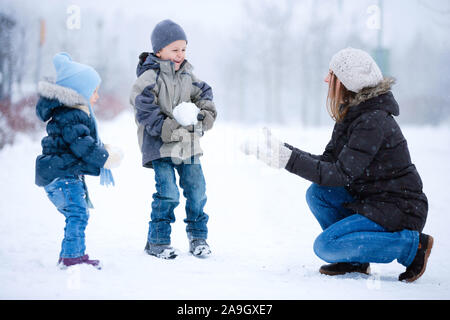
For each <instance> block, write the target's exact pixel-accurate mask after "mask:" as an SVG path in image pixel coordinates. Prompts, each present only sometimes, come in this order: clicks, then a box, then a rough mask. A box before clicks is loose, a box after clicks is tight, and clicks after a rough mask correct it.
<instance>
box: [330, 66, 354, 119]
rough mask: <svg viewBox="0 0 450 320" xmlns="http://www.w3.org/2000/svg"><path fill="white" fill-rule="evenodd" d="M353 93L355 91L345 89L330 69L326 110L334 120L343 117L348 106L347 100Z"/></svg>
mask: <svg viewBox="0 0 450 320" xmlns="http://www.w3.org/2000/svg"><path fill="white" fill-rule="evenodd" d="M355 95H356V93H354V92H351V91H349V90H347V88H346V87H345V86H344V85H343V84H342V82H340V81H339V79H338V78H337V77H336V75H335V74H334V72H332V71H330V79H329V83H328V96H327V110H328V113H329V114H330V116H331V118H333V120H334V121H336V122H341V121H342V120H343V119H344V118H345V115H346V114H347V112H348V108H349V105H348V104H349V101H350V99H351V98H353V97H354V96H355Z"/></svg>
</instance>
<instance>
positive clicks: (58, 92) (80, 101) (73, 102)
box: [38, 81, 88, 107]
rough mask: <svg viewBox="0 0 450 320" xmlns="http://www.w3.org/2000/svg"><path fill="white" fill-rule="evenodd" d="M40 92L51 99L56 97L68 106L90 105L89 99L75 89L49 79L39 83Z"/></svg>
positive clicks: (42, 95)
mask: <svg viewBox="0 0 450 320" xmlns="http://www.w3.org/2000/svg"><path fill="white" fill-rule="evenodd" d="M38 94H39V95H40V96H41V97H44V98H47V99H50V100H53V99H56V100H58V101H59V102H61V104H63V105H65V106H68V107H71V106H78V105H88V101H86V99H85V98H84V97H83V96H82V95H81V94H79V93H78V92H76V91H75V90H73V89H70V88H66V87H63V86H60V85H57V84H55V83H51V82H48V81H40V82H39V83H38Z"/></svg>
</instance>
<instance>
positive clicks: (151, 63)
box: [136, 52, 192, 77]
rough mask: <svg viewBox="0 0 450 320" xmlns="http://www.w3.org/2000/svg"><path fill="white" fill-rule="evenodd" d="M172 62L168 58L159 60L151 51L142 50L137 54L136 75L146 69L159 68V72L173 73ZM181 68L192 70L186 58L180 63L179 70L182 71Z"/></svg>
mask: <svg viewBox="0 0 450 320" xmlns="http://www.w3.org/2000/svg"><path fill="white" fill-rule="evenodd" d="M173 65H174V64H173V62H171V61H168V60H161V59H160V58H158V57H157V56H155V55H154V54H153V53H149V52H142V53H141V54H140V55H139V62H138V64H137V67H136V76H137V77H139V76H140V75H141V74H143V73H144V72H145V71H147V70H151V69H153V70H160V71H161V72H165V73H173V72H174V70H173ZM183 69H187V70H189V71H190V70H192V66H191V65H190V64H189V62H188V61H187V60H184V62H183V63H182V64H181V66H180V69H179V70H178V72H179V71H182V70H183Z"/></svg>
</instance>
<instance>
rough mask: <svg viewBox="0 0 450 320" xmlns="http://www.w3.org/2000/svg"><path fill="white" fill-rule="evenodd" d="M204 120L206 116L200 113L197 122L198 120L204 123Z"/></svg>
mask: <svg viewBox="0 0 450 320" xmlns="http://www.w3.org/2000/svg"><path fill="white" fill-rule="evenodd" d="M203 119H205V115H204V114H203V113H199V114H198V115H197V120H198V121H203Z"/></svg>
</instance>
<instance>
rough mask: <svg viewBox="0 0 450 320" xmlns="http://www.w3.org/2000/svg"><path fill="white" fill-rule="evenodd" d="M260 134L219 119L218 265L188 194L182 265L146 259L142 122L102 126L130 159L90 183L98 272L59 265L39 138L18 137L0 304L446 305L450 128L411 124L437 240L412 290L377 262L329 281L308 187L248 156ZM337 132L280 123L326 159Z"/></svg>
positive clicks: (59, 219)
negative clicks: (193, 240)
mask: <svg viewBox="0 0 450 320" xmlns="http://www.w3.org/2000/svg"><path fill="white" fill-rule="evenodd" d="M257 129H258V127H253V128H249V127H242V126H235V125H231V124H223V123H220V121H219V123H217V125H216V127H215V128H214V129H213V130H212V131H210V132H208V133H207V134H206V135H205V137H204V138H203V140H202V147H203V149H204V152H205V155H204V157H203V158H202V165H203V169H204V173H205V176H206V181H207V196H208V202H207V205H206V208H205V211H206V212H207V213H208V214H209V216H210V221H209V224H208V226H209V239H208V242H209V243H210V245H211V248H212V250H213V255H212V256H211V257H210V258H209V259H203V260H201V259H197V258H195V257H193V256H191V255H189V254H188V242H187V238H186V233H185V229H184V228H185V226H184V222H183V219H184V216H185V214H184V198H183V197H181V203H180V206H179V207H178V208H177V209H176V216H177V221H176V222H175V224H174V225H173V231H172V244H173V246H174V247H176V248H177V249H178V250H179V251H180V256H179V257H178V258H177V259H175V260H159V259H157V258H154V257H151V256H148V255H147V254H145V253H144V251H143V249H144V245H145V241H146V236H147V228H148V219H149V215H150V204H151V199H152V198H151V196H152V194H153V192H154V179H153V171H152V170H149V169H144V168H142V167H141V165H140V162H141V156H140V152H139V149H138V145H137V138H136V133H135V131H136V128H135V124H134V119H133V115H132V114H131V113H123V114H122V115H121V116H120V117H119V118H117V119H116V120H115V121H113V122H109V123H101V124H100V130H101V133H102V139H103V141H105V142H107V143H111V144H114V145H117V146H119V147H121V148H122V149H123V150H124V152H125V155H126V157H125V159H124V161H123V163H122V166H121V167H120V168H118V169H115V170H113V174H114V177H115V180H116V186H115V187H113V188H105V187H103V186H101V185H100V184H99V179H98V178H97V177H89V178H88V179H87V182H88V186H89V189H90V195H91V198H92V200H93V202H94V206H95V207H96V208H95V209H94V210H92V211H91V216H90V220H89V225H88V227H87V230H86V239H87V253H88V254H89V255H90V256H91V257H93V258H98V259H101V260H102V262H103V264H104V268H103V269H102V270H100V271H98V270H96V269H94V268H92V267H89V266H80V267H73V268H69V269H68V270H65V271H63V270H59V269H58V268H57V267H56V261H57V259H58V254H59V250H60V243H61V239H62V236H63V228H64V218H63V216H62V215H61V214H60V213H58V212H57V211H56V209H55V208H54V207H53V205H52V204H51V203H50V201H49V200H48V199H47V198H46V195H45V192H44V190H43V189H42V188H38V187H37V186H35V184H34V161H35V157H36V155H37V154H39V152H40V139H41V137H42V135H40V136H39V135H38V136H36V137H34V138H33V139H32V138H30V137H26V136H21V137H20V138H19V139H18V142H17V143H16V144H15V145H14V146H7V147H5V148H4V149H3V150H1V151H0V167H1V171H0V194H1V201H0V299H274V300H278V299H449V298H450V273H449V272H448V270H449V269H450V259H449V258H450V233H449V232H448V228H449V225H450V215H449V213H450V211H449V209H448V205H447V204H448V194H449V193H448V189H447V188H448V187H449V185H448V182H449V181H450V161H449V160H450V148H449V141H450V129H449V128H429V127H426V128H413V127H405V128H403V131H404V134H405V136H406V138H407V139H408V143H409V146H410V151H411V154H412V158H413V161H414V162H415V164H416V166H417V168H418V170H419V173H420V174H421V176H422V179H423V182H424V186H425V187H424V189H425V192H426V194H427V196H428V198H429V204H430V209H429V218H428V222H427V225H426V227H425V230H424V232H426V233H429V234H431V235H433V236H434V237H435V247H434V248H433V252H432V254H431V257H430V260H429V265H428V268H427V271H426V273H425V274H424V275H423V276H422V278H420V279H419V280H418V281H416V282H415V283H412V284H406V283H401V282H399V281H397V277H398V274H399V273H401V272H403V270H404V267H402V266H401V265H399V264H398V263H397V262H392V263H390V264H385V265H382V264H372V275H371V276H363V275H352V276H340V277H329V276H324V275H320V274H319V273H318V269H319V267H320V266H321V265H322V264H323V261H321V260H320V259H319V258H318V257H316V256H315V254H314V252H313V249H312V246H313V242H314V239H315V238H316V237H317V235H318V234H319V233H320V231H321V230H320V227H319V225H318V223H317V222H316V221H315V219H314V218H313V216H312V214H311V213H310V211H309V209H308V207H307V205H306V203H305V198H304V194H305V191H306V189H307V188H308V186H309V183H308V182H307V181H305V180H303V179H301V178H299V177H297V176H294V175H291V174H289V173H288V172H287V171H285V170H280V171H278V170H275V169H271V168H268V167H266V166H265V165H264V164H262V163H259V162H257V161H256V160H255V159H254V158H250V157H246V156H244V155H243V154H241V153H240V151H239V148H238V146H239V143H240V141H241V140H242V138H243V137H245V136H246V135H251V134H253V133H254V132H255V131H256V130H257ZM330 132H331V125H330V127H324V128H302V127H301V126H298V127H290V128H273V133H274V134H275V135H277V136H278V137H280V138H281V139H283V140H285V141H287V142H289V143H291V144H293V145H295V146H297V147H299V148H302V149H304V150H307V151H309V152H312V153H321V152H322V150H323V148H324V146H325V144H326V143H327V142H328V139H329V137H330Z"/></svg>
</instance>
